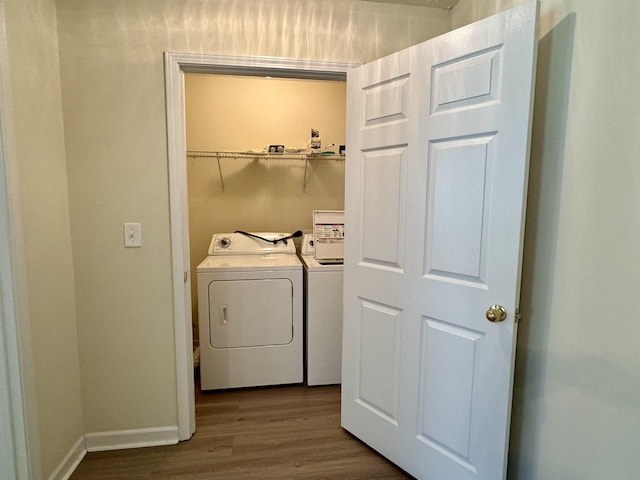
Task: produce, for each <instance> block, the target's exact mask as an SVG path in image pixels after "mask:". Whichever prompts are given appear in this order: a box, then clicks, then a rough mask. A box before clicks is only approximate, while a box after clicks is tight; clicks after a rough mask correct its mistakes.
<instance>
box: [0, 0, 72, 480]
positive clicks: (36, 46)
mask: <svg viewBox="0 0 640 480" xmlns="http://www.w3.org/2000/svg"><path fill="white" fill-rule="evenodd" d="M4 3H5V5H6V21H7V22H6V23H7V37H8V47H9V60H10V64H9V65H3V66H2V68H3V69H4V68H8V69H9V71H10V78H11V84H12V90H11V100H12V107H13V118H12V120H13V130H14V131H15V134H16V137H15V139H12V143H14V144H15V147H16V155H17V163H18V184H19V185H18V186H19V189H20V198H19V199H20V206H21V210H22V221H23V233H24V242H25V245H24V252H25V256H26V276H27V282H28V302H29V317H30V320H31V340H32V351H33V369H34V377H35V383H36V385H35V391H36V401H37V416H38V430H39V432H40V450H41V472H42V475H43V477H44V478H47V477H48V476H49V475H50V474H51V472H52V471H53V470H54V469H55V468H56V467H57V466H58V464H59V463H60V461H61V460H62V458H63V457H64V456H65V455H66V454H67V453H68V451H69V450H70V449H71V447H72V446H73V445H74V444H75V443H76V442H77V441H78V440H79V439H80V438H81V436H82V434H83V433H84V430H83V419H82V402H81V395H80V372H79V360H78V347H77V331H76V309H75V295H74V277H73V264H72V255H71V239H70V227H69V205H68V196H67V170H66V165H65V152H64V138H63V125H62V105H61V96H60V75H59V61H58V50H57V35H56V11H55V4H54V2H53V0H8V1H5V2H4Z"/></svg>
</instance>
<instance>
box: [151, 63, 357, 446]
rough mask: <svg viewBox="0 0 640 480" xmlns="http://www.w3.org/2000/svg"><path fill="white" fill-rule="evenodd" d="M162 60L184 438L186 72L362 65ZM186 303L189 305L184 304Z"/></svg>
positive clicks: (188, 419)
mask: <svg viewBox="0 0 640 480" xmlns="http://www.w3.org/2000/svg"><path fill="white" fill-rule="evenodd" d="M164 59H165V94H166V108H167V155H168V162H169V211H170V221H171V256H172V265H171V266H172V282H173V315H174V327H175V350H176V384H177V385H176V387H177V392H176V394H177V399H178V435H179V438H180V440H187V439H189V438H190V437H191V435H192V434H193V432H194V431H195V398H194V392H193V389H194V386H193V355H192V344H193V338H192V329H191V328H192V327H191V313H190V311H188V310H189V309H190V304H191V298H190V297H187V295H185V292H188V291H190V285H191V275H190V273H189V270H190V264H189V219H188V216H187V215H188V213H187V176H186V173H187V169H186V162H185V153H186V133H185V116H184V115H185V112H184V73H185V72H190V73H218V74H235V75H264V76H277V77H293V78H314V79H341V80H342V79H345V78H346V72H347V71H348V70H350V69H352V68H354V67H357V66H359V65H360V64H357V63H342V62H328V61H313V60H297V59H289V58H278V57H238V56H226V55H206V54H199V53H174V52H165V55H164ZM187 306H189V308H186V307H187Z"/></svg>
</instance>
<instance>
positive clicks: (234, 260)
mask: <svg viewBox="0 0 640 480" xmlns="http://www.w3.org/2000/svg"><path fill="white" fill-rule="evenodd" d="M301 269H302V263H300V260H299V259H298V256H297V255H295V254H277V253H276V254H273V253H272V254H266V255H220V256H216V255H211V256H208V257H206V258H205V259H204V260H203V261H202V262H201V263H200V265H198V269H197V272H198V273H205V272H219V271H227V272H233V271H249V270H252V271H272V270H301Z"/></svg>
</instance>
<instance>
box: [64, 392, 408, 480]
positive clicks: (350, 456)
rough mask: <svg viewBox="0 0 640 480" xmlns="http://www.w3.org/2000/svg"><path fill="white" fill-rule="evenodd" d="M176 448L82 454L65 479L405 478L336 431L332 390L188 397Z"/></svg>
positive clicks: (337, 403)
mask: <svg viewBox="0 0 640 480" xmlns="http://www.w3.org/2000/svg"><path fill="white" fill-rule="evenodd" d="M196 419H197V420H196V425H197V431H196V433H195V435H194V436H193V437H192V438H191V440H189V441H187V442H181V443H179V444H178V445H171V446H165V447H149V448H140V449H133V450H115V451H110V452H94V453H88V454H87V455H86V457H85V458H84V459H83V460H82V462H81V463H80V465H79V466H78V468H77V469H76V471H75V472H74V473H73V475H72V476H71V479H72V480H84V479H91V480H116V479H117V480H132V479H136V480H138V479H181V480H183V479H184V480H187V479H189V480H200V479H229V480H236V479H238V480H239V479H262V480H270V479H274V480H275V479H277V480H286V479H305V480H321V479H349V480H369V479H384V480H393V479H411V478H413V477H411V476H410V475H408V474H407V473H406V472H403V471H402V470H400V469H398V468H397V467H396V466H395V465H393V464H392V463H390V462H389V461H387V460H386V459H385V458H383V457H381V456H379V455H378V454H376V453H375V452H374V451H373V450H371V449H369V448H368V447H367V446H366V445H365V444H363V443H362V442H360V441H359V440H357V439H356V438H354V437H353V436H351V435H350V434H349V433H347V432H346V431H344V430H343V429H342V428H341V427H340V387H339V386H328V387H306V386H300V385H296V386H284V387H268V388H252V389H242V390H230V391H223V392H206V393H203V392H200V390H199V388H198V389H197V391H196Z"/></svg>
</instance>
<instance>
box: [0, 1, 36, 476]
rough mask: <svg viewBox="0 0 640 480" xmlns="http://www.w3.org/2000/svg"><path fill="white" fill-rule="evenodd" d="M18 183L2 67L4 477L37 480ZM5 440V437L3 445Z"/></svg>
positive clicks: (2, 45)
mask: <svg viewBox="0 0 640 480" xmlns="http://www.w3.org/2000/svg"><path fill="white" fill-rule="evenodd" d="M0 65H3V66H8V65H9V52H8V48H7V39H6V20H5V11H4V2H0ZM23 245H24V242H23V235H22V216H21V212H20V200H19V189H18V160H17V157H16V147H15V134H14V125H13V109H12V101H11V81H10V75H9V72H8V68H2V69H1V70H0V383H1V384H2V388H1V389H0V390H2V391H3V392H6V395H3V396H2V398H0V428H1V429H2V430H3V431H5V432H9V434H8V435H7V437H3V442H2V449H3V451H4V453H3V454H2V455H1V456H0V458H2V461H0V477H2V478H16V479H17V480H38V479H40V478H41V473H40V448H39V435H38V423H37V422H38V420H37V419H38V417H37V405H36V398H35V380H34V378H33V368H32V360H31V358H32V357H31V335H30V327H29V315H28V312H29V309H28V300H27V282H26V269H25V263H24V255H25V254H24V250H23ZM5 442H6V443H7V444H6V445H5Z"/></svg>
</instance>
